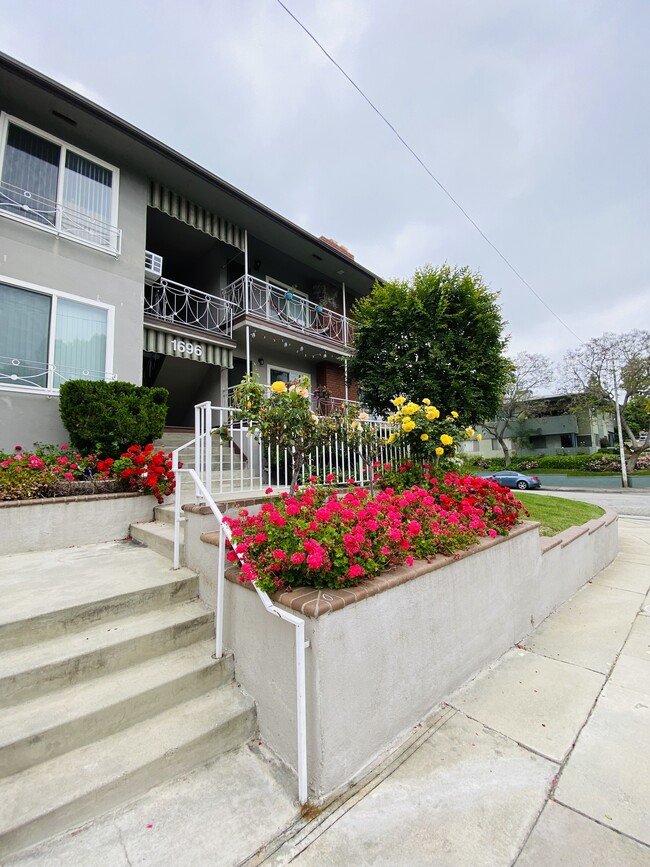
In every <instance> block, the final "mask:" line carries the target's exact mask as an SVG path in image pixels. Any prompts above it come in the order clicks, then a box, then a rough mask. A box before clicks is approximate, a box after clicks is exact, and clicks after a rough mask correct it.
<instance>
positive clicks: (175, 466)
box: [172, 449, 181, 569]
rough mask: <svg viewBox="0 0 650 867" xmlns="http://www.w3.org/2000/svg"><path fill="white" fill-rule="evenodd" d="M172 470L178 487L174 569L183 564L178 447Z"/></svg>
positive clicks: (175, 451)
mask: <svg viewBox="0 0 650 867" xmlns="http://www.w3.org/2000/svg"><path fill="white" fill-rule="evenodd" d="M172 472H173V474H174V481H175V482H176V487H175V490H174V569H178V568H179V567H180V565H181V542H180V539H181V535H180V529H181V479H180V476H179V474H178V449H174V451H173V452H172Z"/></svg>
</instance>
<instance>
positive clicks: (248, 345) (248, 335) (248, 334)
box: [246, 325, 251, 376]
mask: <svg viewBox="0 0 650 867" xmlns="http://www.w3.org/2000/svg"><path fill="white" fill-rule="evenodd" d="M246 373H247V374H248V375H249V376H250V373H251V328H250V325H247V326H246Z"/></svg>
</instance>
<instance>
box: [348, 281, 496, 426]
mask: <svg viewBox="0 0 650 867" xmlns="http://www.w3.org/2000/svg"><path fill="white" fill-rule="evenodd" d="M353 317H354V322H355V326H354V327H355V332H354V349H355V355H354V357H353V358H352V359H351V360H350V361H349V362H348V373H349V375H350V376H351V377H353V378H354V379H357V380H358V381H359V383H360V385H361V391H362V395H363V400H364V402H365V404H366V405H367V406H368V407H369V408H370V409H371V410H373V411H374V412H376V413H379V414H384V413H385V412H386V411H387V408H388V407H389V402H390V400H391V399H392V398H394V397H395V396H396V395H400V394H408V395H409V396H410V398H411V399H412V400H415V401H422V399H423V398H425V397H426V398H429V399H430V400H431V401H432V402H433V403H434V404H437V405H441V406H446V407H454V408H456V409H457V410H458V411H459V412H461V413H462V414H463V417H464V418H466V419H467V420H468V421H469V422H477V421H482V420H484V419H488V418H491V417H493V416H494V415H495V413H496V412H497V411H498V409H499V406H500V405H501V399H502V397H503V394H504V391H505V389H506V386H507V382H508V376H509V374H510V371H511V362H510V361H509V360H508V359H507V358H505V356H504V355H503V351H504V349H505V346H506V343H507V337H504V335H503V328H504V325H505V322H504V320H503V318H502V316H501V310H500V308H499V306H498V304H497V294H496V293H494V292H490V291H489V290H488V288H487V287H486V286H485V284H484V283H483V280H482V279H481V277H480V275H478V274H474V273H472V272H471V271H470V270H469V269H468V268H451V267H450V266H449V265H443V266H442V267H440V268H433V267H432V266H430V265H426V266H425V267H424V268H422V269H421V270H419V271H416V272H415V275H414V276H413V278H412V280H411V281H399V280H398V281H394V282H391V283H386V284H384V285H380V284H376V285H375V287H374V289H373V291H372V293H371V294H370V295H369V296H367V297H366V298H362V299H360V300H359V301H357V303H356V304H355V306H354V308H353Z"/></svg>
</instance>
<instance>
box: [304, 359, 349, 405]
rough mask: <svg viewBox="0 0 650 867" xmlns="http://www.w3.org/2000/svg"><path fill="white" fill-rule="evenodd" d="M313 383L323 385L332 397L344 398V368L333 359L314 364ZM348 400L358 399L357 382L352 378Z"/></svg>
mask: <svg viewBox="0 0 650 867" xmlns="http://www.w3.org/2000/svg"><path fill="white" fill-rule="evenodd" d="M314 384H315V385H325V386H327V388H329V390H330V391H331V392H332V397H338V398H341V399H343V400H344V399H345V368H344V367H343V365H341V364H337V363H336V362H334V361H321V362H320V363H319V364H317V365H316V382H315V383H314ZM348 397H349V399H350V400H358V399H359V384H358V383H357V382H356V380H353V381H352V382H351V383H350V385H349V389H348Z"/></svg>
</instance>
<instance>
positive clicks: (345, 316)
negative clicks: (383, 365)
mask: <svg viewBox="0 0 650 867" xmlns="http://www.w3.org/2000/svg"><path fill="white" fill-rule="evenodd" d="M341 285H342V287H343V343H344V344H345V346H347V345H348V305H347V299H346V297H345V280H343V281H342V282H341ZM343 367H344V368H345V402H346V403H347V402H348V400H349V399H350V394H349V390H348V360H347V358H346V359H344V361H343Z"/></svg>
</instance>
